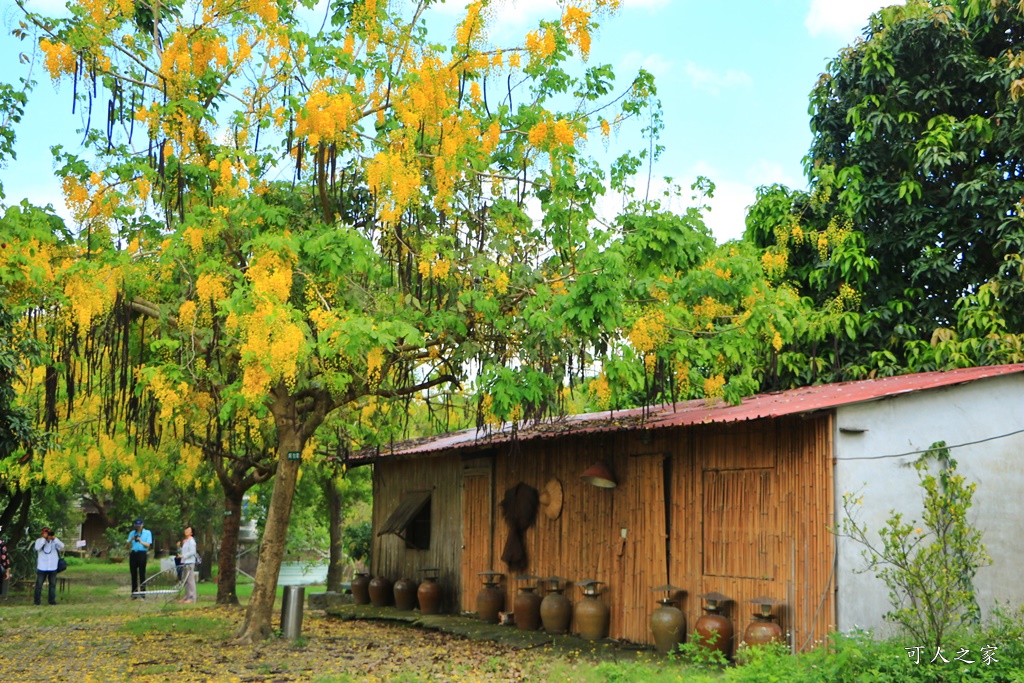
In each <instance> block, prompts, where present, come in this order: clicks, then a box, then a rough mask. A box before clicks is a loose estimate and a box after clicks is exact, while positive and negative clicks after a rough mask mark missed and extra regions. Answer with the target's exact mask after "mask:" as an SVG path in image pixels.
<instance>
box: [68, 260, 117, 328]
mask: <svg viewBox="0 0 1024 683" xmlns="http://www.w3.org/2000/svg"><path fill="white" fill-rule="evenodd" d="M120 285H121V271H120V270H119V269H117V268H110V269H107V270H106V271H105V272H104V275H103V277H86V276H84V275H81V274H75V275H72V276H70V277H69V278H68V280H67V282H66V283H65V285H64V296H66V297H67V298H68V301H69V303H70V304H71V317H72V319H73V320H74V321H75V322H76V323H78V327H79V329H80V330H83V331H84V330H87V329H89V325H90V323H91V322H92V319H93V318H95V317H97V316H99V315H102V314H103V313H106V312H108V311H109V310H110V309H111V308H112V307H113V305H114V300H115V299H116V298H117V290H118V288H119V287H120Z"/></svg>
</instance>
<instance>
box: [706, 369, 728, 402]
mask: <svg viewBox="0 0 1024 683" xmlns="http://www.w3.org/2000/svg"><path fill="white" fill-rule="evenodd" d="M704 396H706V397H707V398H721V397H722V396H725V377H724V376H722V375H713V376H711V377H708V378H707V379H705V380H704Z"/></svg>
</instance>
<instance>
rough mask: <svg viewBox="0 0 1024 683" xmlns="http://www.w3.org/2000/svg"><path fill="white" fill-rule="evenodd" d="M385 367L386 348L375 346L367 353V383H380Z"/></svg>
mask: <svg viewBox="0 0 1024 683" xmlns="http://www.w3.org/2000/svg"><path fill="white" fill-rule="evenodd" d="M383 367H384V349H382V348H381V347H379V346H378V347H375V348H373V349H370V352H369V353H368V354H366V383H367V384H369V385H370V386H376V385H378V384H380V382H381V380H382V379H384V378H383V376H382V372H383Z"/></svg>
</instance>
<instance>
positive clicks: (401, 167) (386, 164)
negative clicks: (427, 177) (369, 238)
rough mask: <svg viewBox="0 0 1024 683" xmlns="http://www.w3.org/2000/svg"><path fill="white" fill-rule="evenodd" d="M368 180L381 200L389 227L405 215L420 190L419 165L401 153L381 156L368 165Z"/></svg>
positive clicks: (382, 215)
mask: <svg viewBox="0 0 1024 683" xmlns="http://www.w3.org/2000/svg"><path fill="white" fill-rule="evenodd" d="M366 180H367V184H368V185H369V186H370V189H371V190H372V191H373V192H374V193H376V194H377V195H378V197H379V199H380V200H381V201H380V204H379V209H380V214H379V215H380V219H381V220H382V221H384V222H385V223H390V222H391V221H394V220H396V219H397V218H398V217H399V216H400V215H401V214H402V211H404V210H405V208H406V207H407V206H408V205H409V203H410V201H411V200H412V198H413V196H414V194H415V192H416V190H417V188H418V187H419V173H418V172H417V169H416V165H415V164H414V163H411V162H409V161H408V160H407V159H406V158H405V156H404V155H403V154H401V153H400V152H387V151H382V152H378V153H377V155H376V156H375V157H374V158H373V159H371V160H370V162H369V164H368V165H367V168H366Z"/></svg>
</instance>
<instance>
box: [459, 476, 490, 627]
mask: <svg viewBox="0 0 1024 683" xmlns="http://www.w3.org/2000/svg"><path fill="white" fill-rule="evenodd" d="M493 507H494V505H493V502H492V496H491V471H490V469H471V470H465V472H464V473H463V476H462V587H461V592H462V599H461V601H460V603H461V605H462V611H464V612H475V611H476V594H477V592H478V591H479V587H480V585H481V584H480V577H479V576H477V574H479V573H480V572H485V571H489V570H490V569H491V566H492V565H491V563H492V559H493V558H492V557H491V555H492V547H493V545H494V544H493V542H492V541H493V539H492V531H493V523H492V510H493Z"/></svg>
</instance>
